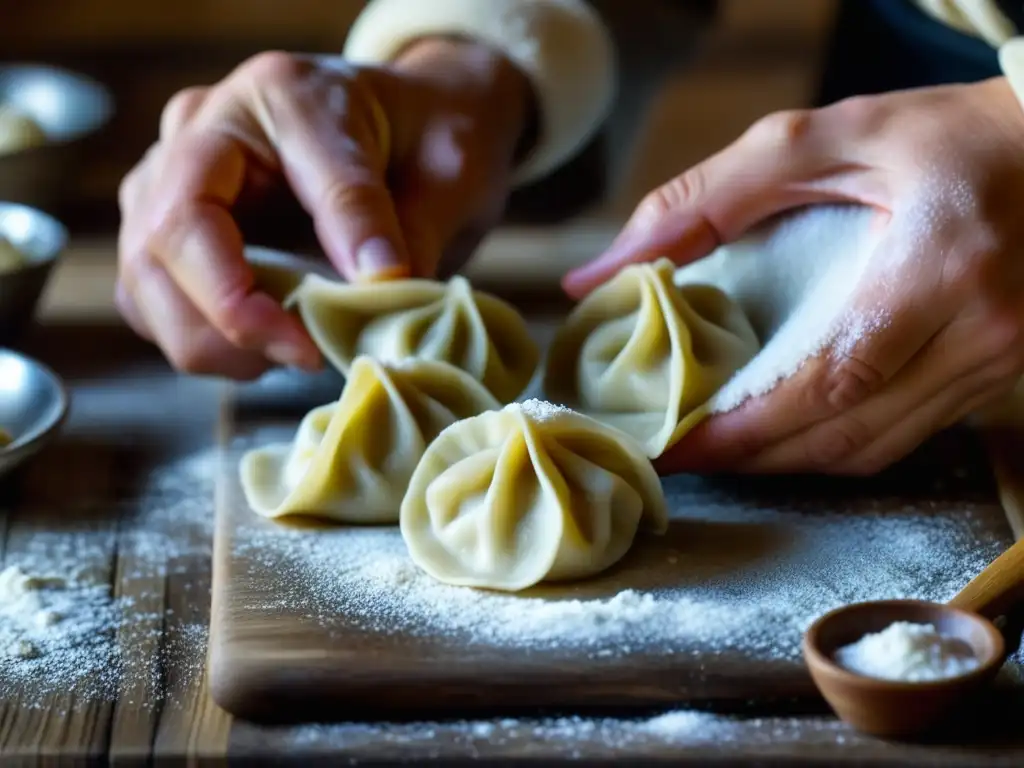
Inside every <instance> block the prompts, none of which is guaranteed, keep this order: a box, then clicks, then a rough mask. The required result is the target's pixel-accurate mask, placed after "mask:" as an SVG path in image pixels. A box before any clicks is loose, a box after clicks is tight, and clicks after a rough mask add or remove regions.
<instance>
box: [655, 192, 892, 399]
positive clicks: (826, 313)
mask: <svg viewBox="0 0 1024 768" xmlns="http://www.w3.org/2000/svg"><path fill="white" fill-rule="evenodd" d="M876 216H877V214H876V213H875V212H874V211H873V210H872V209H870V208H864V207H860V206H816V207H813V208H808V209H804V210H802V211H800V212H798V213H796V214H790V215H788V216H786V217H784V218H781V219H778V220H776V221H773V222H771V223H770V224H768V225H766V226H764V227H762V228H761V229H759V230H757V231H755V232H754V233H752V234H750V235H748V236H747V237H745V238H743V239H741V240H739V241H737V242H735V243H730V244H729V245H726V246H723V247H721V248H719V249H718V250H717V251H715V252H714V253H713V254H711V255H710V256H708V257H707V258H706V259H702V260H701V261H698V262H696V263H695V264H691V265H688V266H686V267H683V268H682V269H680V270H679V271H678V272H677V273H676V278H675V282H676V283H677V284H682V283H710V284H713V285H716V286H718V287H719V288H721V289H723V290H725V291H726V292H728V293H729V294H730V295H732V296H733V297H734V298H735V299H736V300H737V301H738V302H739V304H740V306H742V307H743V309H744V311H745V312H746V313H747V315H748V317H749V318H750V321H751V323H752V324H753V326H754V328H755V330H756V331H757V333H758V335H759V336H760V338H761V340H762V342H765V343H764V347H763V349H762V350H761V352H760V353H759V354H758V355H756V356H755V357H754V359H753V360H751V361H750V362H749V363H748V364H747V365H746V366H745V367H744V368H742V369H741V370H740V371H739V372H737V374H736V375H735V376H734V377H733V378H732V379H731V380H730V381H729V382H727V383H726V384H725V386H724V387H722V389H721V390H720V391H719V392H718V393H717V394H716V395H715V396H714V397H713V398H712V401H711V409H712V411H713V412H717V413H721V412H725V411H730V410H732V409H734V408H736V407H737V406H739V405H740V404H741V403H742V402H743V401H744V400H746V399H747V398H749V397H756V396H758V395H762V394H765V393H766V392H768V391H770V390H771V389H772V388H773V387H774V386H775V385H776V384H777V383H778V382H779V381H781V380H783V379H785V378H788V377H789V376H790V375H792V374H793V373H795V372H796V371H798V370H799V369H800V367H801V365H802V364H803V363H804V362H805V361H806V360H808V359H809V358H811V357H814V356H815V355H817V354H818V353H820V352H821V351H823V350H824V349H825V348H826V346H828V345H829V344H832V345H834V346H836V347H837V351H838V352H844V351H849V350H851V349H853V348H854V346H855V345H856V344H857V342H858V341H859V340H860V339H862V338H864V336H866V335H867V334H868V333H870V332H872V331H874V330H877V329H879V328H881V327H884V326H885V325H886V324H887V323H888V321H889V319H888V317H887V316H886V314H885V312H884V310H882V309H879V308H872V307H857V308H852V307H850V306H849V304H850V300H851V298H852V297H853V295H854V290H855V289H856V287H857V284H858V281H859V280H860V277H861V275H862V274H863V273H864V271H865V269H866V268H867V265H868V261H869V259H870V258H871V257H872V256H873V255H874V250H875V248H874V246H875V245H876V244H877V242H878V237H879V236H878V232H877V231H876V230H875V229H873V228H872V226H871V225H872V221H873V219H874V217H876Z"/></svg>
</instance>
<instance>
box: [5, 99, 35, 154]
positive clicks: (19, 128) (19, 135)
mask: <svg viewBox="0 0 1024 768" xmlns="http://www.w3.org/2000/svg"><path fill="white" fill-rule="evenodd" d="M45 143H46V133H44V132H43V129H42V128H41V127H40V126H39V123H37V122H36V121H35V120H33V119H32V118H31V117H29V116H28V115H26V114H25V113H24V112H22V111H21V110H19V109H16V108H14V107H13V106H11V105H10V104H0V155H5V154H10V153H14V152H21V151H22V150H25V149H30V148H32V147H38V146H40V145H42V144H45Z"/></svg>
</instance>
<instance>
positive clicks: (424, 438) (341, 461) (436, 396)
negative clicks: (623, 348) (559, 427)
mask: <svg viewBox="0 0 1024 768" xmlns="http://www.w3.org/2000/svg"><path fill="white" fill-rule="evenodd" d="M498 408H501V403H499V402H498V401H497V400H495V399H494V397H493V396H492V395H491V394H490V393H489V392H488V391H487V390H486V389H484V387H483V386H481V385H480V383H479V382H477V381H475V380H474V379H473V378H472V377H471V376H469V375H468V374H467V373H465V372H464V371H460V370H459V369H458V368H455V367H454V366H451V365H447V364H446V363H439V362H437V361H433V360H408V361H406V362H404V363H400V364H396V365H394V366H392V365H385V364H382V363H379V362H377V361H375V360H373V359H372V358H369V357H358V358H356V359H355V361H353V363H352V366H351V368H350V369H349V374H348V379H347V380H346V382H345V388H344V390H343V391H342V393H341V398H340V399H339V400H338V401H336V402H333V403H329V404H327V405H323V406H320V407H319V408H314V409H313V410H312V411H310V412H309V413H308V414H306V416H305V418H303V420H302V422H301V423H300V425H299V429H298V432H297V433H296V435H295V438H294V440H293V441H292V442H291V443H288V444H280V445H270V446H266V447H263V448H258V449H255V450H253V451H250V452H249V453H247V454H246V455H245V456H243V457H242V463H241V480H242V489H243V491H244V493H245V497H246V500H247V501H248V502H249V506H250V507H252V509H253V511H255V512H256V513H258V514H260V515H263V516H264V517H284V516H286V515H309V516H313V517H323V518H329V519H332V520H338V521H343V522H354V523H394V522H396V521H397V520H398V511H399V507H400V506H401V502H402V497H403V495H404V494H405V491H406V487H407V486H408V483H409V478H410V477H411V476H412V473H413V470H414V469H415V468H416V464H417V462H418V461H419V460H420V457H421V456H422V455H423V451H424V449H425V448H426V447H427V445H428V444H429V443H430V441H431V440H433V439H434V437H436V436H437V435H438V433H440V432H441V430H442V429H444V428H445V427H447V426H448V425H449V424H453V423H455V422H456V421H458V420H459V419H464V418H467V417H469V416H475V415H476V414H478V413H481V412H483V411H486V410H491V409H498Z"/></svg>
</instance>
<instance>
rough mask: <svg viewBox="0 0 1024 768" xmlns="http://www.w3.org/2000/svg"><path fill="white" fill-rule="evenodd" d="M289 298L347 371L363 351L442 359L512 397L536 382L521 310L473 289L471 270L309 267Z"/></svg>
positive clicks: (388, 358) (532, 347)
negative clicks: (421, 275) (358, 278)
mask: <svg viewBox="0 0 1024 768" xmlns="http://www.w3.org/2000/svg"><path fill="white" fill-rule="evenodd" d="M287 305H288V306H297V307H298V309H299V313H300V314H301V316H302V320H303V322H304V323H305V325H306V328H307V329H309V332H310V334H311V335H312V337H313V339H314V341H316V343H317V345H318V346H319V347H320V349H321V351H322V352H323V354H324V356H325V357H326V358H327V359H328V360H330V361H331V363H332V364H333V365H334V366H335V367H336V368H338V369H339V370H340V371H341V372H342V373H348V369H349V366H350V365H351V364H352V360H353V359H355V357H356V356H358V355H372V356H373V357H375V358H377V359H378V360H382V361H384V362H392V361H395V360H403V359H406V358H409V357H421V358H426V359H428V360H441V361H443V362H446V363H450V364H452V365H454V366H456V367H458V368H461V369H462V370H464V371H466V372H467V373H469V374H470V375H472V376H473V377H474V378H476V379H477V380H478V381H481V382H483V384H484V386H485V387H487V388H488V389H489V390H490V391H491V393H493V394H494V396H495V397H497V398H498V399H499V400H501V401H502V402H503V403H507V402H509V401H511V400H514V399H515V398H516V397H517V396H518V395H519V394H520V393H521V392H522V391H523V390H524V389H525V388H526V385H527V384H529V383H530V379H531V378H532V377H533V373H534V371H535V369H536V368H537V363H538V361H539V359H540V352H539V350H538V349H537V345H536V344H535V343H534V342H533V339H531V338H530V334H529V331H528V329H527V327H526V321H525V320H524V319H523V318H522V316H521V315H520V314H519V313H518V312H517V311H516V310H515V309H514V308H513V307H512V306H511V305H509V304H506V303H505V302H503V301H501V300H500V299H497V298H495V297H494V296H490V295H488V294H486V293H481V292H480V291H474V290H473V288H472V286H470V284H469V282H468V281H467V280H466V279H465V278H464V277H453V278H452V279H451V280H450V281H449V282H447V283H442V282H437V281H434V280H396V281H390V282H388V283H386V284H384V283H365V284H350V283H342V282H336V281H333V280H327V279H325V278H323V277H320V276H318V275H307V276H306V277H305V278H304V279H303V281H302V283H301V285H300V286H299V287H298V289H297V290H296V291H295V292H294V293H293V294H292V295H291V297H289V299H288V302H287Z"/></svg>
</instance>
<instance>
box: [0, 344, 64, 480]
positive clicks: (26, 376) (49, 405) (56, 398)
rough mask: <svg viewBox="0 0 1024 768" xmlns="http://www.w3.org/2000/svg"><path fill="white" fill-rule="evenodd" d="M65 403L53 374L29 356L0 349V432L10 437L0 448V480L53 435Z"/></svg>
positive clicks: (60, 388)
mask: <svg viewBox="0 0 1024 768" xmlns="http://www.w3.org/2000/svg"><path fill="white" fill-rule="evenodd" d="M69 403H70V397H69V396H68V392H67V390H66V389H65V387H64V384H63V383H62V382H61V380H60V378H59V377H58V376H57V374H55V373H54V372H53V371H51V370H50V369H49V368H47V367H46V366H45V365H43V364H42V363H39V362H37V361H35V360H33V359H32V358H30V357H26V356H25V355H22V354H19V353H17V352H14V351H12V350H9V349H0V429H3V430H4V431H6V432H7V433H8V434H9V435H10V436H11V437H12V438H13V440H12V441H11V442H10V443H8V444H7V445H5V446H2V447H0V477H2V476H3V475H6V474H7V473H8V472H10V471H11V470H13V469H14V468H15V467H17V466H18V465H19V464H21V463H22V462H24V461H25V460H26V459H28V458H29V457H31V456H33V455H34V454H35V453H37V452H38V451H39V450H40V449H41V448H42V447H43V446H44V445H46V444H47V443H48V442H49V441H50V440H51V439H52V438H53V437H54V436H56V434H57V431H58V430H59V429H60V426H61V424H63V422H64V418H65V417H66V416H67V412H68V405H69Z"/></svg>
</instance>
